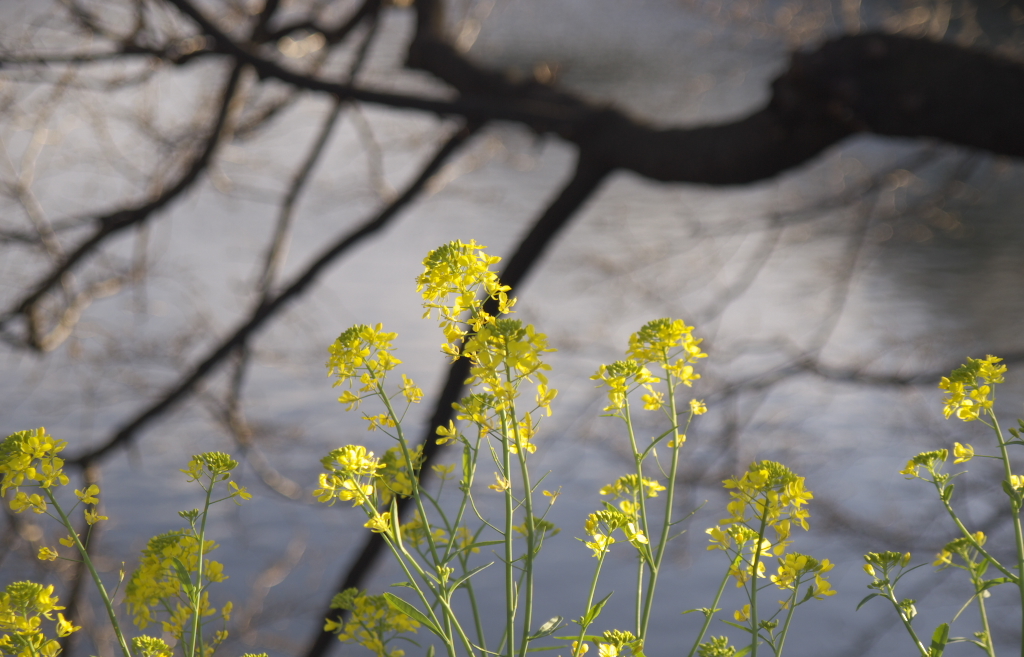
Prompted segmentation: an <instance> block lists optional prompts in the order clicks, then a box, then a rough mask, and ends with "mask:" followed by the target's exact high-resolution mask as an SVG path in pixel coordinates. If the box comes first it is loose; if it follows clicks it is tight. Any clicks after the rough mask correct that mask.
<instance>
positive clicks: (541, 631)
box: [528, 616, 562, 641]
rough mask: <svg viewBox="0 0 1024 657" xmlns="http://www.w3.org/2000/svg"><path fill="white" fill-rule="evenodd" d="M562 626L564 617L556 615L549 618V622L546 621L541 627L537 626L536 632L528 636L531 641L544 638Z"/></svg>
mask: <svg viewBox="0 0 1024 657" xmlns="http://www.w3.org/2000/svg"><path fill="white" fill-rule="evenodd" d="M561 626H562V617H561V616H555V617H554V618H552V619H550V620H548V622H546V623H544V624H543V625H541V626H540V627H539V628H537V631H536V632H534V633H533V634H531V635H530V636H529V637H528V639H529V640H530V641H533V640H534V639H542V638H544V637H546V636H548V635H549V634H553V633H554V632H555V630H557V629H558V628H559V627H561Z"/></svg>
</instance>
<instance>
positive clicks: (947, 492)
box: [942, 484, 955, 502]
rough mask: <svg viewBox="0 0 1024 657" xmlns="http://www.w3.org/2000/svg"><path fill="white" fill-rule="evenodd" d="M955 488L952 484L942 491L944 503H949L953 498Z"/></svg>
mask: <svg viewBox="0 0 1024 657" xmlns="http://www.w3.org/2000/svg"><path fill="white" fill-rule="evenodd" d="M953 488H955V486H954V485H953V484H950V485H948V486H946V487H945V488H943V489H942V501H943V502H949V498H951V497H953Z"/></svg>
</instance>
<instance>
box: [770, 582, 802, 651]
mask: <svg viewBox="0 0 1024 657" xmlns="http://www.w3.org/2000/svg"><path fill="white" fill-rule="evenodd" d="M802 583H803V582H801V581H800V578H797V580H796V581H795V582H794V583H793V595H791V596H790V597H789V608H788V609H786V621H785V622H784V623H783V624H782V631H781V632H780V633H779V640H778V644H777V646H776V648H775V657H782V647H783V646H784V645H785V644H786V635H787V634H788V633H789V624H790V622H791V621H792V620H793V612H794V611H796V606H797V603H796V596H797V593H799V592H800V585H801V584H802Z"/></svg>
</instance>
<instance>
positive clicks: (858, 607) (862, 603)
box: [854, 593, 881, 611]
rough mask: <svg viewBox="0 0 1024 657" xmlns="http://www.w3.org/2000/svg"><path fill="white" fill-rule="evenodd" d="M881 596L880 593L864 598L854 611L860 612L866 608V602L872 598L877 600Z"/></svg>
mask: <svg viewBox="0 0 1024 657" xmlns="http://www.w3.org/2000/svg"><path fill="white" fill-rule="evenodd" d="M879 595H881V594H880V593H872V594H870V595H868V597H866V598H864V599H863V600H861V601H860V602H858V603H857V608H856V609H855V610H854V611H860V608H861V607H863V606H864V603H865V602H867V601H868V600H870V599H871V598H877V597H878V596H879Z"/></svg>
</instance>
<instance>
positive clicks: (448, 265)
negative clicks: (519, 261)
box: [416, 240, 516, 356]
mask: <svg viewBox="0 0 1024 657" xmlns="http://www.w3.org/2000/svg"><path fill="white" fill-rule="evenodd" d="M486 248H487V247H486V246H482V245H480V244H477V243H476V242H475V241H473V240H470V241H469V242H462V241H454V242H449V243H448V244H443V245H441V246H439V247H437V248H436V249H434V250H433V251H431V252H430V253H428V254H427V257H426V258H424V259H423V273H422V274H420V275H419V276H418V277H417V278H416V291H417V292H420V293H421V294H422V295H423V300H424V304H423V307H424V308H426V312H424V313H423V316H424V317H430V315H431V314H432V313H433V311H435V310H436V311H437V314H438V317H439V319H440V327H441V330H442V331H443V332H444V337H445V339H446V340H447V344H445V345H444V347H443V349H444V351H445V352H446V353H449V354H451V355H452V356H458V355H459V344H460V343H461V342H462V341H463V340H464V339H465V337H466V336H467V335H468V334H469V332H470V331H479V330H480V329H481V328H482V327H483V326H484V325H485V324H487V323H489V322H491V321H492V320H493V319H494V318H493V317H492V316H491V315H490V314H488V313H487V312H486V311H485V310H484V303H485V302H486V300H487V299H493V300H494V301H496V302H497V304H498V314H499V315H504V314H507V313H509V312H510V311H511V309H512V306H513V305H515V302H516V301H515V299H509V298H508V294H507V293H508V292H509V291H510V290H511V288H510V287H509V286H507V285H502V284H501V282H500V281H499V280H498V275H497V274H496V273H494V272H492V271H490V267H491V265H494V264H497V263H498V262H500V261H501V258H499V257H497V256H489V255H487V254H486V253H485V252H484V249H486ZM481 291H482V292H483V294H482V295H481ZM466 311H469V318H468V319H464V318H463V314H464V313H465V312H466ZM463 326H465V327H466V328H463Z"/></svg>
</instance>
